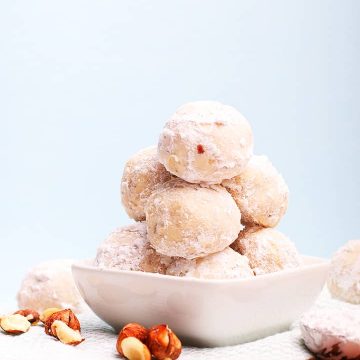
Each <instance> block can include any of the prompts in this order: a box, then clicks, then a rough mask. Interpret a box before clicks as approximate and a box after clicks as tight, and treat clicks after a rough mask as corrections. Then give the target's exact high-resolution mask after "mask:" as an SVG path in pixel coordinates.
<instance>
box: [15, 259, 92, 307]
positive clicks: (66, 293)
mask: <svg viewBox="0 0 360 360" xmlns="http://www.w3.org/2000/svg"><path fill="white" fill-rule="evenodd" d="M73 262H74V260H69V259H67V260H52V261H47V262H43V263H41V264H39V265H37V266H35V267H34V268H33V269H31V270H30V271H29V272H28V273H27V275H26V276H25V278H24V279H23V281H22V284H21V288H20V290H19V292H18V294H17V301H18V306H19V308H20V309H26V308H29V309H34V310H36V311H38V312H42V311H44V310H45V309H47V308H50V307H57V308H61V309H65V308H71V309H72V310H74V311H75V312H81V311H83V310H84V309H86V305H85V302H84V301H83V300H82V298H81V296H80V294H79V292H78V290H77V288H76V285H75V282H74V280H73V277H72V272H71V264H72V263H73Z"/></svg>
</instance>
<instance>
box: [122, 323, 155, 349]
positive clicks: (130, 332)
mask: <svg viewBox="0 0 360 360" xmlns="http://www.w3.org/2000/svg"><path fill="white" fill-rule="evenodd" d="M148 332H149V330H148V329H146V328H144V327H143V326H141V325H140V324H136V323H130V324H127V325H125V326H124V327H123V328H122V330H121V331H120V333H119V336H118V339H117V342H116V349H117V351H118V352H119V354H120V355H124V352H123V350H122V342H123V340H124V339H126V338H129V337H133V338H136V339H138V340H139V341H140V342H142V343H146V341H147V337H148Z"/></svg>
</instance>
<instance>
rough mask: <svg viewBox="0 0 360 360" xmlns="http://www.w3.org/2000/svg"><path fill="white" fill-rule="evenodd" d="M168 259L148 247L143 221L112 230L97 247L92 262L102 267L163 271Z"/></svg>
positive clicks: (169, 259)
mask: <svg viewBox="0 0 360 360" xmlns="http://www.w3.org/2000/svg"><path fill="white" fill-rule="evenodd" d="M170 261H171V258H168V257H167V256H163V255H161V254H157V253H156V251H155V250H153V249H152V248H151V247H150V244H149V241H148V239H147V231H146V224H145V222H137V223H135V224H132V225H127V226H123V227H119V228H117V229H116V230H115V231H113V232H112V233H111V234H110V235H109V236H108V237H107V239H105V241H104V242H103V243H102V244H101V245H100V247H99V248H98V250H97V255H96V258H95V261H94V264H95V266H97V267H99V268H102V269H118V270H133V271H146V272H158V273H165V269H166V266H167V264H168V263H169V262H170Z"/></svg>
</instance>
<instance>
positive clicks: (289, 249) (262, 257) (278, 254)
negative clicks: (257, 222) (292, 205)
mask: <svg viewBox="0 0 360 360" xmlns="http://www.w3.org/2000/svg"><path fill="white" fill-rule="evenodd" d="M231 247H232V248H233V249H234V250H235V251H238V252H239V253H240V254H242V255H245V256H246V257H247V258H248V259H249V262H250V267H251V268H252V269H253V270H254V273H255V275H262V274H267V273H271V272H275V271H280V270H284V269H291V268H296V267H298V266H300V264H301V259H300V256H299V254H298V251H297V250H296V247H295V245H294V244H293V243H292V242H291V241H290V240H289V239H288V238H287V237H286V236H285V235H284V234H282V233H281V232H279V231H277V230H275V229H271V228H262V227H259V226H255V227H251V228H247V229H245V230H243V231H241V232H240V234H239V237H238V239H237V240H236V241H235V242H234V243H233V244H232V245H231Z"/></svg>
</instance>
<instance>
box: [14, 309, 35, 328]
mask: <svg viewBox="0 0 360 360" xmlns="http://www.w3.org/2000/svg"><path fill="white" fill-rule="evenodd" d="M16 314H19V315H22V316H24V317H26V319H27V320H28V321H29V323H30V324H31V325H32V326H35V325H37V324H38V322H39V320H40V315H39V313H38V312H37V311H35V310H32V309H22V310H18V311H16V312H15V313H14V315H16Z"/></svg>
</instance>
